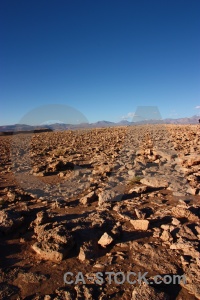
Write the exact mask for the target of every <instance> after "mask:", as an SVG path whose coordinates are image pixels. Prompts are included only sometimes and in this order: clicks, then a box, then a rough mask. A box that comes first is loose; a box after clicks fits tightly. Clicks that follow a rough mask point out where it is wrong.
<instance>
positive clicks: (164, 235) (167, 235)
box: [160, 230, 173, 242]
mask: <svg viewBox="0 0 200 300" xmlns="http://www.w3.org/2000/svg"><path fill="white" fill-rule="evenodd" d="M160 239H161V240H162V241H163V242H167V241H170V240H173V238H172V236H171V234H170V233H169V232H168V231H167V230H164V231H163V232H162V234H161V236H160Z"/></svg>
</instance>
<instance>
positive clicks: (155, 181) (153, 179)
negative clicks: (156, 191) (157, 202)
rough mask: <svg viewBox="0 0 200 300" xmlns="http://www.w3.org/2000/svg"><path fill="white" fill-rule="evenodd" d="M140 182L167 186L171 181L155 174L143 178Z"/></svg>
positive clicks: (160, 186) (154, 185)
mask: <svg viewBox="0 0 200 300" xmlns="http://www.w3.org/2000/svg"><path fill="white" fill-rule="evenodd" d="M140 182H141V183H142V184H145V185H147V186H151V187H154V188H166V187H168V185H169V183H168V182H167V181H166V180H165V179H164V178H160V177H154V176H149V177H145V178H142V179H141V180H140Z"/></svg>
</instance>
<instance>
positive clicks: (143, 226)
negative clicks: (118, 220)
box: [130, 220, 149, 230]
mask: <svg viewBox="0 0 200 300" xmlns="http://www.w3.org/2000/svg"><path fill="white" fill-rule="evenodd" d="M130 223H131V224H132V225H133V226H134V228H135V229H136V230H148V227H149V221H148V220H130Z"/></svg>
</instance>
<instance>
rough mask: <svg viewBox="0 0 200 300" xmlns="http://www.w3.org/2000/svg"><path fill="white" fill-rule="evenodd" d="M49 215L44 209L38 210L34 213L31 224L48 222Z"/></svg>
mask: <svg viewBox="0 0 200 300" xmlns="http://www.w3.org/2000/svg"><path fill="white" fill-rule="evenodd" d="M49 220H50V217H49V214H48V213H47V212H46V211H39V212H38V213H37V215H36V219H35V220H34V221H33V222H32V223H31V227H32V226H38V225H42V224H45V223H47V222H49Z"/></svg>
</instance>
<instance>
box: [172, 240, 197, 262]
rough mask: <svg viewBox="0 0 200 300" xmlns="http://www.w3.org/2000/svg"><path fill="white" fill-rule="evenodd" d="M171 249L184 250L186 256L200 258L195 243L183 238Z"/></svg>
mask: <svg viewBox="0 0 200 300" xmlns="http://www.w3.org/2000/svg"><path fill="white" fill-rule="evenodd" d="M170 249H174V250H182V251H183V253H184V254H185V255H190V256H192V257H194V258H199V252H198V250H196V249H195V248H194V243H192V242H191V241H186V240H185V239H183V238H179V239H178V240H177V242H176V243H173V244H171V245H170Z"/></svg>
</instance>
